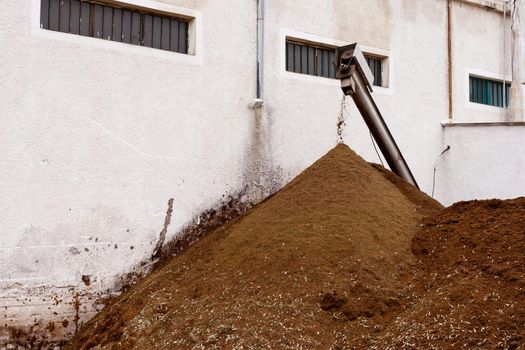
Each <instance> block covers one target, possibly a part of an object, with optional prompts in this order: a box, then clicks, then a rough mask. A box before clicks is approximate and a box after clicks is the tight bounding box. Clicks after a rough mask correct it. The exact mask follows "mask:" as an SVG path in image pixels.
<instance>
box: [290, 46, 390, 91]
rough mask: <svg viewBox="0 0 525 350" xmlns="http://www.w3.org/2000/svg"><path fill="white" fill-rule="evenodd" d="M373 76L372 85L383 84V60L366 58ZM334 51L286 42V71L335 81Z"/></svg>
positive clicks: (327, 48)
mask: <svg viewBox="0 0 525 350" xmlns="http://www.w3.org/2000/svg"><path fill="white" fill-rule="evenodd" d="M365 58H366V62H367V63H368V66H369V67H370V69H371V71H372V74H373V75H374V85H376V86H382V84H383V76H382V74H383V73H382V72H383V60H382V59H381V58H379V57H371V56H370V57H369V56H366V55H365ZM334 60H335V49H334V48H331V47H322V46H316V45H312V44H306V43H300V42H294V41H290V40H286V70H287V71H289V72H294V73H301V74H307V75H313V76H317V77H324V78H331V79H335V66H334V64H333V61H334Z"/></svg>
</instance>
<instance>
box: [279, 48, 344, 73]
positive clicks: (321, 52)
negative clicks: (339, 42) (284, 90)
mask: <svg viewBox="0 0 525 350" xmlns="http://www.w3.org/2000/svg"><path fill="white" fill-rule="evenodd" d="M334 60H335V49H333V48H322V47H318V46H312V45H309V44H303V43H297V42H291V41H286V70H287V71H289V72H295V73H301V74H308V75H314V76H317V77H324V78H332V79H335V67H334V65H333V64H332V62H333V61H334Z"/></svg>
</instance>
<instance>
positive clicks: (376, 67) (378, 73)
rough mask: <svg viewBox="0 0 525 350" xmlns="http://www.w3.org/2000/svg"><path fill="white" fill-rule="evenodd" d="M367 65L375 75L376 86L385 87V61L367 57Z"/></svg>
mask: <svg viewBox="0 0 525 350" xmlns="http://www.w3.org/2000/svg"><path fill="white" fill-rule="evenodd" d="M365 59H366V63H368V67H370V70H371V71H372V74H373V75H374V83H373V85H375V86H383V60H382V59H381V58H379V57H371V56H367V55H365Z"/></svg>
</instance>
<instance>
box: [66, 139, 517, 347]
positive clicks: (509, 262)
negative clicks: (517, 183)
mask: <svg viewBox="0 0 525 350" xmlns="http://www.w3.org/2000/svg"><path fill="white" fill-rule="evenodd" d="M487 203H497V204H487ZM509 206H510V207H509ZM495 207H497V208H495ZM498 210H499V211H500V212H501V213H505V214H501V213H500V212H498V213H499V214H495V212H494V211H498ZM524 211H525V203H524V201H523V200H516V201H514V202H509V201H495V202H494V201H493V202H474V203H464V204H458V205H457V206H453V207H451V208H447V209H445V210H443V208H442V206H441V205H440V204H439V203H437V202H436V201H434V200H432V199H431V198H429V197H428V196H426V195H425V194H423V193H422V192H419V191H417V190H416V189H414V188H412V187H411V186H409V185H407V184H405V183H404V182H403V181H401V180H400V179H399V178H397V177H396V176H395V175H393V174H392V173H390V172H388V171H386V170H384V169H383V168H381V167H379V166H376V165H371V164H368V163H366V162H365V161H364V160H363V159H361V158H360V157H359V156H357V155H356V154H355V153H354V152H353V151H352V150H350V149H349V148H348V147H346V146H344V145H339V146H337V147H336V148H334V149H333V150H332V151H330V152H329V153H328V154H326V155H325V156H324V157H323V158H321V159H320V160H319V161H317V162H316V163H314V164H313V165H312V166H311V167H309V168H308V169H307V170H305V171H304V172H303V173H302V174H300V175H299V176H298V177H297V178H295V179H294V180H293V181H292V182H291V183H290V184H289V185H287V186H286V187H285V188H284V189H283V190H281V191H279V192H278V193H276V194H275V195H273V196H272V197H270V198H269V199H267V200H266V201H264V202H263V203H261V204H259V205H258V206H256V207H255V208H253V209H252V210H251V211H250V212H249V213H248V214H247V215H245V216H244V217H242V218H240V219H236V220H233V221H231V222H229V223H227V224H225V225H223V226H222V227H220V228H218V229H217V230H215V231H213V232H211V233H210V234H209V235H207V236H206V237H205V238H203V239H201V240H200V241H199V242H197V243H196V244H194V245H193V246H191V247H190V248H188V249H186V250H185V251H184V252H182V253H181V254H179V255H178V256H176V257H174V258H172V259H171V260H170V261H168V262H166V263H165V264H164V265H163V266H162V267H161V268H159V269H158V270H156V271H155V272H153V273H152V274H151V275H149V276H147V277H146V278H144V279H142V280H141V281H139V282H138V283H137V284H136V285H134V286H133V287H132V288H130V289H129V290H128V291H126V292H125V293H124V294H122V295H121V296H120V297H118V298H116V299H115V300H113V301H112V302H111V303H110V304H109V305H108V306H107V307H106V308H105V309H104V310H102V311H101V312H100V313H99V314H98V315H97V316H96V317H95V318H94V319H92V320H91V321H90V322H88V323H87V324H86V325H84V326H83V327H82V328H81V329H80V331H79V333H77V335H76V336H75V337H74V339H73V340H72V341H71V342H70V344H69V345H67V346H66V347H65V348H66V349H244V348H246V349H250V348H253V349H352V348H355V349H364V348H381V349H384V348H389V347H390V348H413V349H418V348H441V349H442V348H447V347H449V348H450V346H457V345H460V344H461V345H462V344H463V343H465V342H466V343H467V344H470V345H468V346H467V347H469V348H475V347H484V346H489V347H492V348H494V347H496V346H498V342H500V345H501V346H502V347H501V348H502V349H503V348H516V347H513V346H523V345H522V342H523V338H520V337H523V334H522V333H523V329H525V324H524V323H523V312H522V311H521V309H523V308H524V307H525V303H524V301H523V298H524V292H523V287H524V286H523V283H524V280H523V266H524V265H523V262H524V261H523V259H524V258H523V254H524V253H525V252H524V251H523V242H524V237H523V236H524V229H523V227H524V223H523V217H524V215H523V214H524ZM511 212H512V213H511ZM500 214H501V215H500ZM520 215H521V216H520ZM480 217H483V218H484V219H482V220H481V219H480ZM469 220H470V221H469ZM476 220H477V221H476ZM502 230H503V231H502ZM474 231H475V232H474ZM473 232H474V233H473ZM502 232H503V233H502ZM487 235H489V236H490V237H488V236H487ZM516 236H518V237H516ZM473 242H475V243H473ZM473 245H474V246H475V247H473ZM509 245H512V248H508V247H509ZM463 246H465V247H468V249H470V250H468V249H467V248H464V247H463ZM467 250H468V251H467ZM491 259H492V260H491ZM458 264H459V265H458ZM494 293H495V294H494ZM496 295H497V296H496ZM506 303H507V304H508V306H505V304H506ZM484 312H486V313H484ZM473 317H474V318H473ZM520 322H521V323H520ZM451 327H452V328H451ZM461 327H462V328H461ZM481 327H488V329H489V330H488V331H486V332H485V333H481V334H482V336H480V335H479V334H480V333H479V332H482V331H481ZM513 327H514V328H513ZM455 330H456V331H455ZM520 332H521V333H520ZM479 344H480V345H479ZM516 344H517V345H516ZM505 346H508V347H505Z"/></svg>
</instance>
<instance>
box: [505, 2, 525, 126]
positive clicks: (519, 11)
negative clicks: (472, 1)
mask: <svg viewBox="0 0 525 350" xmlns="http://www.w3.org/2000/svg"><path fill="white" fill-rule="evenodd" d="M524 3H525V0H511V35H512V37H511V45H512V82H511V85H510V91H509V120H510V121H522V120H523V97H524V96H523V87H522V82H523V80H524V78H525V77H524V74H523V73H524V69H523V63H525V60H524V55H523V40H524V39H525V38H524V35H523V30H524V28H523V25H522V21H523V20H524V19H523V15H525V13H523V12H524V11H523V6H524Z"/></svg>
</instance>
